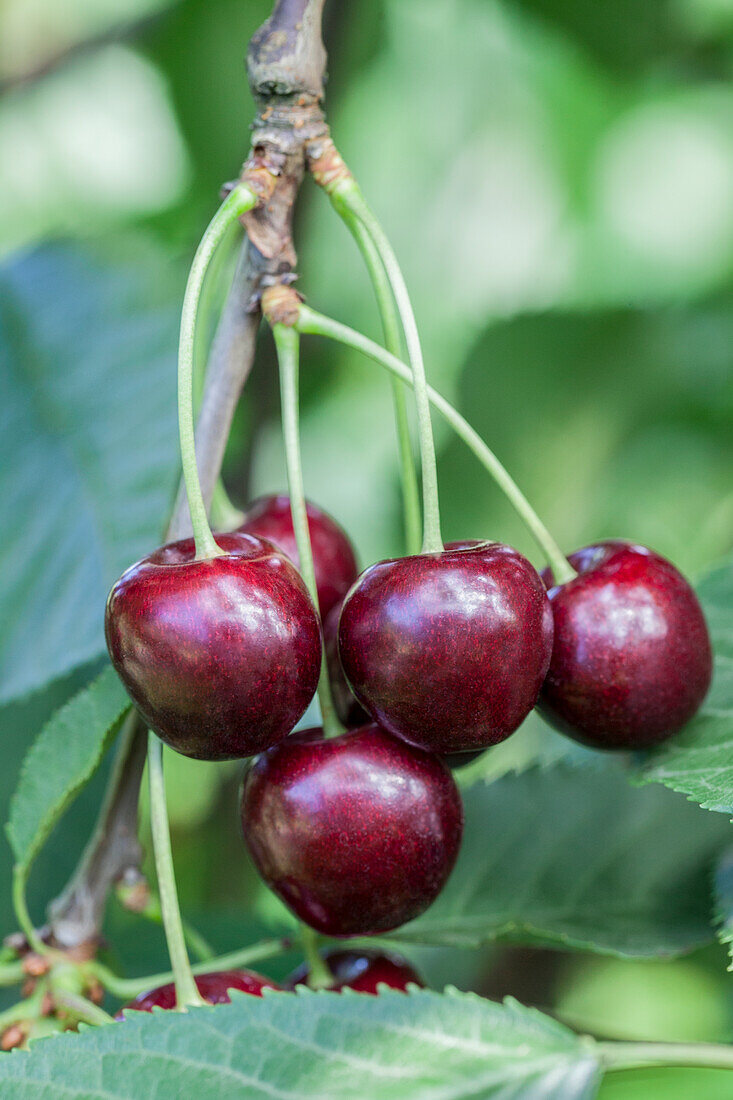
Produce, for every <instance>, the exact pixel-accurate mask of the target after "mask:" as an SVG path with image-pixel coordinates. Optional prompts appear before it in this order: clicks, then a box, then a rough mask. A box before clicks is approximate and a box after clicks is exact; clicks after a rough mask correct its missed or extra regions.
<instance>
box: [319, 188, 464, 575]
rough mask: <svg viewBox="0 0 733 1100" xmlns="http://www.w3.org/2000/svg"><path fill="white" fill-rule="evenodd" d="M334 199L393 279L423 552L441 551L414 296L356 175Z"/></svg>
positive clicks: (430, 430)
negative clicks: (411, 404)
mask: <svg viewBox="0 0 733 1100" xmlns="http://www.w3.org/2000/svg"><path fill="white" fill-rule="evenodd" d="M330 195H331V200H332V202H333V203H334V205H335V206H336V209H337V210H338V212H339V213H340V214H341V216H342V217H343V216H344V211H345V210H346V211H349V213H350V214H351V215H353V216H354V217H356V218H358V219H359V221H360V222H361V224H362V225H363V226H364V229H365V230H366V232H367V233H368V235H369V236H370V237H371V239H372V242H373V243H374V247H375V248H376V250H377V252H378V254H379V258H380V260H381V261H382V263H383V264H384V270H385V272H386V275H387V278H388V279H389V283H390V286H391V288H392V293H393V294H394V297H395V302H396V303H397V309H398V311H399V315H400V319H401V321H402V327H403V330H404V333H405V346H406V348H407V358H408V360H409V362H410V367H411V368H412V379H413V389H414V391H415V405H416V407H417V423H418V430H419V435H420V458H421V461H422V485H423V547H422V548H423V553H425V554H437V553H440V551H441V550H442V549H443V540H442V538H441V535H440V505H439V501H438V471H437V466H436V462H435V442H434V440H433V428H432V423H431V420H430V400H429V398H428V384H427V379H426V377H425V364H424V362H423V356H422V347H421V346H420V336H419V334H418V331H417V324H416V322H415V314H414V313H413V310H412V303H411V301H410V295H409V293H408V291H407V286H406V284H405V280H404V277H403V275H402V271H401V269H400V265H399V263H398V261H397V257H396V255H395V253H394V249H393V248H392V245H391V244H390V242H389V239H388V237H387V235H386V233H385V232H384V230H383V229H382V227H381V225H380V224H379V222H378V221H377V219H376V218H375V216H374V214H373V213H372V211H371V210H370V209H369V207H368V206H367V203H366V201H365V199H364V196H363V195H362V193H361V190H360V189H359V186H358V184H357V183H356V181H355V180H354V178H353V177H352V176H348V177H346V178H345V179H343V180H340V181H339V182H338V184H336V185H335V187H334V188H333V189H332V190H331V191H330Z"/></svg>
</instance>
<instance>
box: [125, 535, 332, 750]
mask: <svg viewBox="0 0 733 1100" xmlns="http://www.w3.org/2000/svg"><path fill="white" fill-rule="evenodd" d="M216 541H217V543H218V545H219V546H220V548H221V549H222V550H225V551H226V553H225V554H223V555H222V556H221V557H218V558H209V559H205V560H202V561H196V560H195V559H194V545H193V540H192V539H184V540H183V541H182V542H174V543H170V544H169V545H167V546H163V547H162V548H161V549H160V550H156V551H155V553H153V554H150V555H149V557H147V558H143V559H142V561H139V562H138V563H137V564H136V565H133V566H132V567H131V568H130V569H128V570H127V572H126V573H123V574H122V576H121V577H120V579H119V580H118V581H117V583H116V584H115V585H114V586H113V588H112V591H111V592H110V594H109V598H108V600H107V612H106V619H105V632H106V636H107V648H108V649H109V654H110V657H111V658H112V663H113V664H114V666H115V668H116V669H117V672H118V673H119V676H120V678H121V680H122V682H123V683H124V685H125V687H126V688H127V690H128V692H129V694H130V697H131V698H132V700H133V702H134V703H135V705H136V706H137V707H138V709H139V710H140V712H141V714H142V715H143V717H144V718H145V721H146V722H147V723H148V725H149V726H150V727H151V729H153V730H155V732H156V733H157V734H158V736H159V737H161V738H162V740H163V741H165V742H166V743H167V744H169V745H170V746H171V747H172V748H174V749H176V750H177V751H178V752H181V753H184V754H185V755H186V756H193V757H195V758H196V759H198V760H227V759H230V758H232V757H242V756H251V755H253V754H254V753H256V752H260V751H261V750H262V749H266V748H268V747H269V746H270V745H273V744H275V743H276V742H277V741H281V740H282V738H283V737H286V736H287V735H288V734H289V733H290V731H291V730H292V729H293V726H294V725H295V724H296V722H297V721H298V720H299V719H300V718H301V717H302V715H303V713H304V712H305V710H306V708H307V706H308V704H309V703H310V701H311V699H312V698H313V695H314V693H315V690H316V685H317V682H318V673H319V668H320V647H321V640H320V628H319V623H318V615H317V614H316V610H315V608H314V607H313V604H312V603H311V600H310V598H309V596H308V593H307V591H306V588H305V585H304V584H303V581H302V579H301V577H300V575H299V573H298V572H297V570H296V569H295V566H294V565H293V564H292V562H290V561H288V559H287V558H286V557H285V556H284V555H283V554H282V553H280V551H278V550H275V548H274V547H273V546H271V545H270V544H269V543H267V542H264V541H263V540H261V539H257V538H254V537H252V536H251V535H241V534H232V535H217V536H216Z"/></svg>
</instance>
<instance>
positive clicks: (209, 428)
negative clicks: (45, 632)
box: [49, 0, 327, 950]
mask: <svg viewBox="0 0 733 1100" xmlns="http://www.w3.org/2000/svg"><path fill="white" fill-rule="evenodd" d="M323 5H324V0H277V3H275V6H274V9H273V12H272V15H271V16H270V18H269V19H268V20H267V21H266V22H265V23H264V24H263V26H262V27H260V29H259V30H258V31H257V32H256V34H255V35H254V36H253V38H252V41H251V43H250V48H249V52H248V55H247V75H248V78H249V83H250V87H251V90H252V94H253V95H254V97H255V103H256V104H257V108H258V110H257V115H256V118H255V120H254V124H253V127H252V129H253V135H252V149H251V152H250V155H249V157H248V159H247V160H246V161H245V163H244V166H243V168H242V178H243V179H245V178H246V179H247V181H248V182H249V183H250V184H251V185H252V186H253V187H256V188H258V189H259V193H260V194H261V195H262V196H263V201H262V203H261V205H260V206H259V207H257V208H256V209H255V210H253V211H251V212H250V213H249V214H248V215H246V217H245V219H244V221H245V228H246V230H247V238H246V240H245V242H244V244H243V246H242V250H241V253H240V257H239V261H238V265H237V270H236V275H235V278H234V281H233V284H232V288H231V291H230V293H229V295H228V298H227V302H226V304H225V307H224V310H223V312H222V316H221V320H220V323H219V326H218V329H217V333H216V337H215V339H214V343H213V346H212V350H211V354H210V357H209V364H208V370H207V376H206V382H205V386H204V393H203V397H202V402H201V408H200V412H199V418H198V423H197V428H196V453H197V459H198V466H199V474H200V477H201V485H202V489H203V493H204V498H205V500H206V501H207V504H208V503H210V501H211V494H212V493H213V490H214V486H215V484H216V481H217V478H218V476H219V472H220V470H221V464H222V459H223V457H224V449H225V447H226V441H227V438H228V436H229V430H230V427H231V422H232V417H233V415H234V411H235V409H236V406H237V402H238V401H239V397H240V394H241V392H242V388H243V386H244V384H245V382H246V380H247V377H248V375H249V373H250V370H251V369H252V363H253V360H254V354H255V344H256V340H257V331H258V328H259V322H260V307H259V298H260V293H261V291H262V289H264V287H266V286H271V285H273V284H275V283H278V282H285V283H287V282H290V281H292V279H293V278H294V277H295V276H294V268H295V264H296V253H295V248H294V246H293V240H292V219H293V207H294V204H295V200H296V197H297V194H298V190H299V188H300V184H301V182H302V179H303V175H304V173H305V168H306V146H307V145H308V143H309V142H311V141H313V140H314V139H315V138H318V137H320V136H322V135H324V134H325V133H327V127H326V122H325V118H324V115H323V112H322V109H321V103H322V99H323V85H324V79H325V64H326V51H325V49H324V46H323V42H322V40H321V20H322V14H323ZM190 532H191V527H190V517H189V513H188V504H187V502H186V498H185V494H184V493H183V491H182V490H180V491H179V494H178V498H177V501H176V506H175V509H174V512H173V516H172V519H171V522H170V524H169V527H168V533H167V537H168V539H169V540H174V539H178V538H183V537H185V536H186V535H188V534H190ZM145 745H146V730H145V727H144V725H143V723H142V721H141V720H140V719H139V718H137V717H135V718H134V719H132V720H131V723H130V728H129V730H128V736H127V737H126V738H125V739H123V741H122V743H121V745H120V749H119V750H118V761H117V764H116V767H115V769H114V771H113V775H112V777H111V779H110V786H109V790H108V793H107V796H106V799H105V803H104V805H103V807H102V810H101V812H100V818H99V821H98V824H97V827H96V829H95V832H94V834H93V836H92V838H91V840H90V842H89V844H88V846H87V849H86V851H85V853H84V855H83V856H82V859H81V862H80V864H79V866H78V868H77V870H76V872H75V873H74V875H73V877H72V879H71V881H70V883H69V885H68V886H67V888H66V889H65V890H64V892H63V893H62V894H61V895H60V897H59V898H57V899H56V901H55V902H52V903H51V905H50V907H49V916H50V930H49V931H50V935H51V937H52V939H53V941H54V942H55V943H56V944H58V946H59V947H61V948H65V949H67V950H79V949H80V948H87V949H88V950H91V949H93V948H94V947H95V946H96V944H97V943H98V941H99V935H100V929H101V926H102V921H103V919H104V909H105V905H106V900H107V896H108V893H109V890H110V889H111V888H112V886H113V885H114V884H115V883H116V882H118V881H120V880H121V879H127V880H129V879H131V878H134V877H135V875H139V873H140V872H139V867H140V861H141V856H142V850H141V847H140V843H139V841H138V839H137V809H138V792H139V788H140V780H141V778H142V772H143V768H144V765H145Z"/></svg>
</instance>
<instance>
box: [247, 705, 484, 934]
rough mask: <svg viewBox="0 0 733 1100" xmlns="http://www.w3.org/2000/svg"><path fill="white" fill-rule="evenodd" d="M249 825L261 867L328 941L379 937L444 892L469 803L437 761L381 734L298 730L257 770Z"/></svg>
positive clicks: (252, 774) (250, 776)
mask: <svg viewBox="0 0 733 1100" xmlns="http://www.w3.org/2000/svg"><path fill="white" fill-rule="evenodd" d="M241 809H242V828H243V831H244V838H245V840H246V842H247V845H248V847H249V850H250V852H251V853H252V857H253V859H254V861H255V864H256V866H257V869H258V870H259V872H260V874H261V875H262V877H263V878H264V880H265V882H266V883H267V884H268V885H269V886H270V887H271V888H272V889H273V890H274V891H275V893H276V894H278V895H279V896H280V897H281V898H282V900H283V901H284V902H285V904H286V905H288V906H289V907H290V909H292V910H293V912H294V913H295V914H296V916H298V917H300V919H301V920H303V921H305V922H306V924H309V925H311V927H313V928H315V929H316V930H317V931H319V932H323V933H325V934H326V935H330V936H356V935H372V934H374V933H376V932H386V931H388V930H389V929H392V928H397V927H398V926H399V925H401V924H404V923H405V922H406V921H408V920H412V919H413V917H417V916H419V914H420V913H422V912H423V911H424V910H425V909H427V907H428V906H429V905H430V903H431V902H432V901H434V900H435V898H436V897H437V896H438V894H439V893H440V891H441V890H442V888H443V885H444V884H445V881H446V879H447V878H448V875H449V874H450V871H451V869H452V867H453V864H454V862H455V859H456V856H457V854H458V848H459V845H460V842H461V835H462V832H463V807H462V805H461V799H460V795H459V794H458V789H457V787H456V785H455V782H454V780H453V777H452V775H451V774H450V772H449V770H448V769H447V768H446V766H445V765H444V764H443V763H442V761H441V760H439V759H438V757H436V756H433V755H431V754H430V753H426V752H423V751H422V750H421V749H417V748H414V747H413V746H411V745H408V744H407V743H406V742H405V741H401V740H400V739H399V738H396V737H393V736H392V735H391V734H389V733H387V731H386V730H382V729H380V728H379V726H376V725H370V726H363V727H361V728H360V729H358V730H351V731H350V732H348V733H345V734H343V735H342V736H340V737H335V738H331V739H328V740H326V739H325V738H323V736H322V735H321V730H308V731H307V732H305V733H296V734H293V736H292V737H289V738H288V739H287V740H286V741H283V742H282V743H281V744H280V745H276V746H275V747H274V748H272V749H269V750H268V751H267V752H266V753H263V754H262V755H261V756H258V757H257V759H256V760H254V761H253V762H252V765H251V766H250V768H249V770H248V772H247V775H246V776H245V780H244V785H243V788H242V803H241Z"/></svg>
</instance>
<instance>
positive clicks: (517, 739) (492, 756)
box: [454, 710, 603, 787]
mask: <svg viewBox="0 0 733 1100" xmlns="http://www.w3.org/2000/svg"><path fill="white" fill-rule="evenodd" d="M561 760H562V761H566V762H569V763H571V764H591V765H597V764H598V763H599V761H602V760H603V757H602V756H600V755H599V754H598V753H597V752H594V751H593V750H592V749H586V748H585V747H584V746H582V745H578V744H577V742H575V741H571V740H570V738H569V737H563V736H562V734H560V733H557V732H556V731H555V730H553V729H551V728H550V726H548V725H547V723H546V722H544V721H543V720H542V718H541V717H540V715H539V714H538V713H537V711H536V710H533V711H531V712H530V714H529V715H528V716H527V718H526V719H525V721H524V722H523V723H522V725H521V726H520V728H519V729H518V730H517V732H516V733H513V734H512V736H511V737H508V738H507V740H506V741H502V742H501V744H499V745H495V746H494V747H493V748H491V749H487V751H486V752H484V753H482V754H481V756H479V757H478V759H476V760H474V761H472V763H471V764H466V765H465V766H464V767H462V768H458V769H457V770H456V771H455V772H454V778H455V780H456V782H457V783H458V785H459V787H470V786H471V785H472V784H473V783H479V782H484V783H492V782H494V780H496V779H500V778H501V777H502V776H503V775H509V774H514V775H519V774H521V773H522V772H523V771H526V770H527V769H528V768H531V767H542V768H549V767H551V766H552V765H553V764H557V763H558V761H561Z"/></svg>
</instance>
